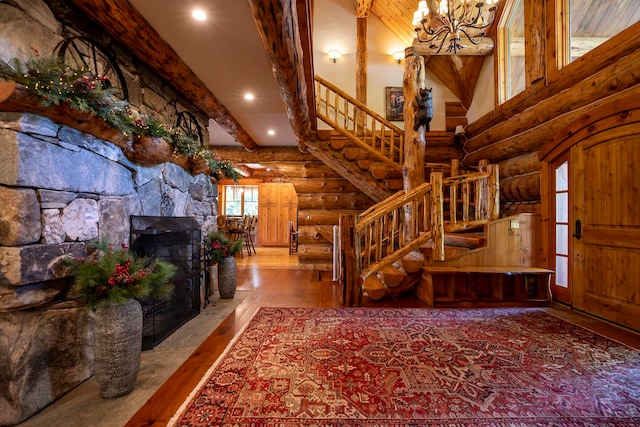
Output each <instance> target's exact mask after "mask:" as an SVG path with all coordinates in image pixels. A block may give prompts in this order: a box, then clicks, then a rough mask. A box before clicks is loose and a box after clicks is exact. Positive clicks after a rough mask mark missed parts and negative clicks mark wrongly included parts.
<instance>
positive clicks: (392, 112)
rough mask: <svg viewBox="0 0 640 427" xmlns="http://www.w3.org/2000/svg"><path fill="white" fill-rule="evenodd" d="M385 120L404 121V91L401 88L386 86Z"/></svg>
mask: <svg viewBox="0 0 640 427" xmlns="http://www.w3.org/2000/svg"><path fill="white" fill-rule="evenodd" d="M385 99H386V101H387V120H389V121H396V122H397V121H403V120H404V91H403V90H402V88H401V87H391V86H387V96H386V98H385Z"/></svg>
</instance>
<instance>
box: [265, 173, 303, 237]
mask: <svg viewBox="0 0 640 427" xmlns="http://www.w3.org/2000/svg"><path fill="white" fill-rule="evenodd" d="M297 211H298V198H297V196H296V191H295V189H294V188H293V185H291V184H280V183H273V184H260V185H259V186H258V244H259V245H260V246H284V247H288V246H289V226H288V224H289V221H293V222H294V224H295V223H296V222H297V221H296V216H297Z"/></svg>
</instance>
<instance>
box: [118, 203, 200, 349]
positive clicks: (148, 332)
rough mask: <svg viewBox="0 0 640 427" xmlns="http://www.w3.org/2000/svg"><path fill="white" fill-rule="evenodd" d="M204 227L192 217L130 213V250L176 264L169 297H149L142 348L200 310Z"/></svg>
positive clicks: (144, 305)
mask: <svg viewBox="0 0 640 427" xmlns="http://www.w3.org/2000/svg"><path fill="white" fill-rule="evenodd" d="M201 245H202V243H201V230H200V226H199V224H198V222H197V221H196V220H195V219H194V218H191V217H157V216H132V217H131V242H130V246H131V250H132V251H133V252H135V253H136V254H138V255H141V256H148V257H155V258H157V259H161V260H163V261H167V262H170V263H171V264H173V265H175V266H176V267H177V272H176V275H175V276H174V278H173V279H172V280H171V283H172V284H173V285H174V287H175V289H174V292H173V296H172V298H171V299H170V300H168V301H154V300H153V299H151V298H146V299H143V300H141V301H140V304H141V305H142V312H143V331H142V349H143V350H148V349H151V348H154V347H155V346H157V345H158V344H160V343H161V342H162V341H164V340H165V339H166V338H167V337H168V336H169V335H171V334H172V333H173V332H175V331H176V330H177V329H178V328H180V326H182V325H184V324H185V323H186V322H188V321H189V320H191V319H192V318H194V317H195V316H197V315H198V314H199V313H200V280H201V275H202V268H203V265H202V262H201V250H202V248H201Z"/></svg>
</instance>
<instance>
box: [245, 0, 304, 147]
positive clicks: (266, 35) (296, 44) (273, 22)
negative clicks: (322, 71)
mask: <svg viewBox="0 0 640 427" xmlns="http://www.w3.org/2000/svg"><path fill="white" fill-rule="evenodd" d="M299 5H307V7H310V6H308V5H309V1H308V0H307V1H306V2H296V0H249V8H250V9H251V15H252V16H253V20H254V21H255V23H256V28H257V30H258V35H259V36H260V40H261V41H262V44H263V46H264V48H265V51H266V53H267V58H268V59H269V62H270V64H271V68H272V70H273V74H274V76H275V78H276V81H277V82H278V85H279V86H280V96H281V97H282V101H283V102H284V105H285V108H286V110H287V116H288V117H289V122H290V123H291V127H292V128H293V132H294V134H295V135H296V140H297V142H298V146H299V148H300V149H301V150H303V151H304V150H305V142H306V141H308V140H310V139H311V138H313V135H314V132H313V129H314V126H313V125H312V123H311V115H310V109H309V105H308V103H307V90H308V89H307V88H308V85H307V81H306V78H307V76H306V74H305V69H304V61H305V55H304V51H303V48H302V45H303V42H302V40H301V34H300V26H299V22H298V10H297V9H298V6H299ZM301 13H303V11H301ZM304 13H305V15H306V11H304ZM311 87H312V88H313V85H311Z"/></svg>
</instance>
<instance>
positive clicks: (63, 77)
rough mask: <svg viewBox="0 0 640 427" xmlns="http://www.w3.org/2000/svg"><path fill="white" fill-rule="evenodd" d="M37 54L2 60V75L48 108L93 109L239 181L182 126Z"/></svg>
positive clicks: (95, 79) (116, 125) (132, 131)
mask: <svg viewBox="0 0 640 427" xmlns="http://www.w3.org/2000/svg"><path fill="white" fill-rule="evenodd" d="M33 50H34V52H35V54H36V56H35V57H32V58H29V59H28V60H26V61H24V62H21V61H19V60H18V59H14V60H13V61H12V62H11V64H12V65H10V64H9V63H2V62H0V77H2V78H4V79H7V80H11V81H15V82H16V83H19V84H21V85H22V86H24V88H25V89H26V90H27V91H29V92H30V93H33V94H35V95H37V96H38V97H39V98H40V103H41V104H42V105H43V106H45V107H52V106H57V105H62V104H64V105H67V106H69V107H71V108H73V109H76V110H79V111H83V112H91V113H93V114H95V115H96V116H98V117H100V118H101V119H102V120H104V121H105V122H106V123H107V124H109V125H110V126H111V127H113V128H115V129H118V130H119V131H120V132H121V133H122V134H124V135H125V136H129V135H132V136H134V135H150V136H154V137H158V138H163V139H165V140H166V141H167V142H169V143H171V144H172V145H173V150H174V153H176V154H182V155H185V156H187V157H200V158H202V159H203V160H205V161H206V162H207V163H209V165H210V167H211V171H212V172H211V174H212V175H215V174H216V173H217V172H221V173H223V174H224V175H225V176H226V177H227V178H229V179H232V180H234V181H236V182H237V181H238V179H239V177H240V176H239V174H238V172H237V171H236V170H235V169H234V168H233V165H232V164H231V162H228V161H223V160H221V159H220V158H219V157H218V156H217V155H214V154H212V153H211V152H210V151H209V150H207V149H206V148H203V147H201V145H200V142H199V141H196V140H194V139H193V138H191V137H190V136H188V135H186V134H185V133H184V132H183V131H182V130H181V129H178V128H173V127H171V126H168V125H167V124H166V123H163V122H162V120H161V118H160V116H159V114H158V113H157V112H156V111H154V112H152V113H151V114H137V113H135V114H134V112H133V111H132V107H131V105H130V104H129V103H128V102H127V101H126V100H120V99H118V98H117V97H116V96H115V94H114V90H113V89H110V88H109V86H110V85H108V84H107V82H106V80H105V79H103V78H100V77H98V76H95V75H93V74H91V73H90V72H89V71H87V70H83V69H81V70H75V69H73V68H71V67H69V66H68V65H66V64H65V63H64V62H62V61H61V60H60V59H59V58H57V57H51V58H44V57H41V56H40V55H39V54H38V52H37V51H36V50H35V49H33Z"/></svg>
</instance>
